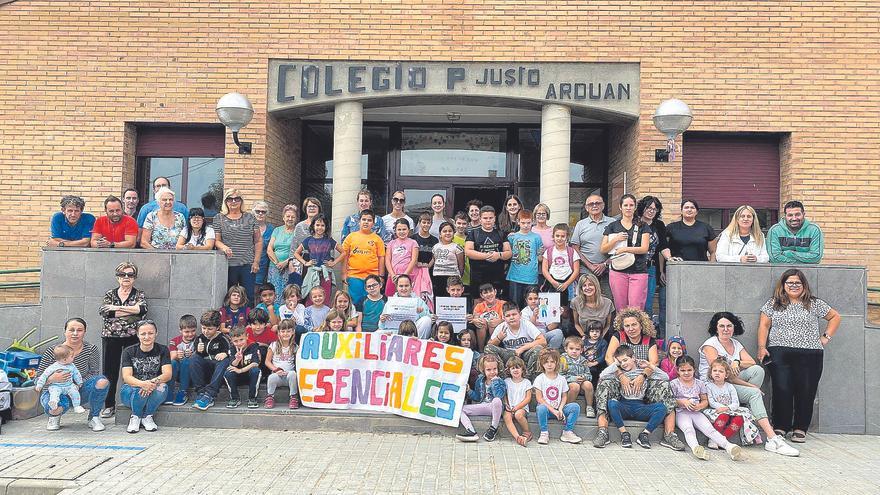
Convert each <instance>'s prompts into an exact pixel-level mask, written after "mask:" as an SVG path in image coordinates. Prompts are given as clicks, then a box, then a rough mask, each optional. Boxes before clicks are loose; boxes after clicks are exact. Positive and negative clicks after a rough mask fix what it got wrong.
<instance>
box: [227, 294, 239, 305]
mask: <svg viewBox="0 0 880 495" xmlns="http://www.w3.org/2000/svg"><path fill="white" fill-rule="evenodd" d="M229 304H234V305H236V306H238V305H239V304H241V294H239V293H238V292H233V293H232V294H230V295H229Z"/></svg>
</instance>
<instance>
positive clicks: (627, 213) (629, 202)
mask: <svg viewBox="0 0 880 495" xmlns="http://www.w3.org/2000/svg"><path fill="white" fill-rule="evenodd" d="M635 212H636V202H635V201H633V199H632V198H626V199H624V200H623V202H622V203H620V213H621V214H623V216H624V217H626V218H632V216H633V214H634V213H635Z"/></svg>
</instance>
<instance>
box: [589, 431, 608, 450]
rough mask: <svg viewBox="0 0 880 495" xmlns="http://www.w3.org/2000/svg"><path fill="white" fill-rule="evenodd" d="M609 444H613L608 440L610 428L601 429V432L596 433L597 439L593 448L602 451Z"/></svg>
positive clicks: (594, 440)
mask: <svg viewBox="0 0 880 495" xmlns="http://www.w3.org/2000/svg"><path fill="white" fill-rule="evenodd" d="M609 443H611V439H610V438H608V428H599V431H597V432H596V438H594V439H593V447H596V448H597V449H601V448H603V447H605V446H606V445H608V444H609Z"/></svg>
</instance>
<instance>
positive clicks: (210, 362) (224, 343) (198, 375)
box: [189, 311, 229, 411]
mask: <svg viewBox="0 0 880 495" xmlns="http://www.w3.org/2000/svg"><path fill="white" fill-rule="evenodd" d="M199 323H200V324H201V325H202V334H201V335H199V336H198V337H196V341H195V348H196V352H195V353H194V354H193V355H192V356H191V358H192V361H191V362H190V368H189V370H190V378H191V379H192V384H193V388H194V389H195V390H196V393H197V394H198V398H196V401H195V403H193V407H194V408H196V409H199V410H201V411H206V410H207V409H208V408H209V407H211V406H213V405H214V399H215V398H216V397H217V393H218V392H219V390H220V380H222V379H223V373H224V372H225V371H226V368H227V367H229V341H228V340H226V337H225V336H224V335H223V334H222V333H220V312H219V311H206V312H205V313H204V314H202V317H201V319H200V320H199Z"/></svg>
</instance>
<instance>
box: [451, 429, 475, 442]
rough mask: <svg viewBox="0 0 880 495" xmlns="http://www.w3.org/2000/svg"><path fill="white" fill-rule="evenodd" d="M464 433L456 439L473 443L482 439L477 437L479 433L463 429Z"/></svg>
mask: <svg viewBox="0 0 880 495" xmlns="http://www.w3.org/2000/svg"><path fill="white" fill-rule="evenodd" d="M462 431H463V433H459V434H458V435H455V439H456V440H458V441H459V442H467V443H472V442H476V441H478V440H479V439H480V436H479V435H477V432H475V431H473V430H468V429H467V428H462Z"/></svg>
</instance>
